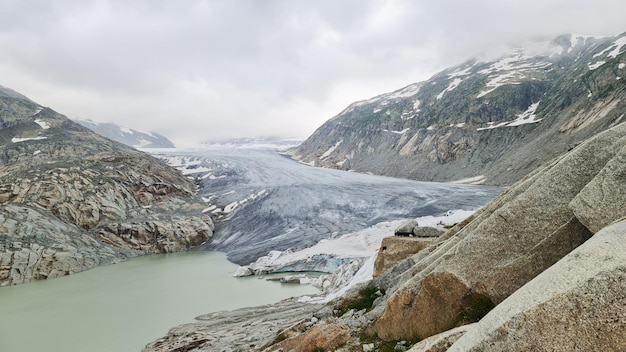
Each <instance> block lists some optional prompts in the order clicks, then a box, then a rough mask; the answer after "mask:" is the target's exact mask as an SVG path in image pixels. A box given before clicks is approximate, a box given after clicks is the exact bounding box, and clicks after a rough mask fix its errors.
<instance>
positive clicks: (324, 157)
mask: <svg viewBox="0 0 626 352" xmlns="http://www.w3.org/2000/svg"><path fill="white" fill-rule="evenodd" d="M341 142H343V139H341V140H339V141H338V142H337V143H335V145H334V146H332V147H330V148H328V150H327V151H325V152H324V154H322V156H320V160H324V159H326V158H328V157H329V156H330V155H331V154H332V153H333V152H334V151H335V149H337V147H339V145H340V144H341Z"/></svg>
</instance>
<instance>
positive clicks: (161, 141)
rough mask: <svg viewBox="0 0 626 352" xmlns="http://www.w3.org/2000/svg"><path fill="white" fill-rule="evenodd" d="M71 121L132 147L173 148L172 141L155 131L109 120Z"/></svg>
mask: <svg viewBox="0 0 626 352" xmlns="http://www.w3.org/2000/svg"><path fill="white" fill-rule="evenodd" d="M73 121H74V122H76V123H78V124H80V125H82V126H85V127H87V128H88V129H90V130H92V131H94V132H96V133H97V134H99V135H101V136H104V137H106V138H108V139H112V140H114V141H116V142H120V143H123V144H126V145H128V146H131V147H133V148H174V143H172V141H170V140H169V139H167V137H165V136H163V135H160V134H158V133H156V132H141V131H137V130H133V129H130V128H126V127H122V126H119V125H116V124H114V123H110V122H109V123H98V122H95V121H91V120H80V119H77V120H73Z"/></svg>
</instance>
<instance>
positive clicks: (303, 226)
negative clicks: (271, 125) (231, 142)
mask: <svg viewBox="0 0 626 352" xmlns="http://www.w3.org/2000/svg"><path fill="white" fill-rule="evenodd" d="M158 155H159V156H160V157H162V158H164V159H166V160H167V161H168V162H169V163H170V164H171V165H174V166H176V167H178V168H179V169H181V170H182V171H183V173H185V174H186V175H188V176H189V177H193V178H196V179H197V180H198V181H199V182H200V184H201V190H200V193H199V194H200V195H201V196H202V197H203V198H204V199H205V201H206V202H207V209H206V211H210V212H212V213H213V214H214V215H216V216H217V217H218V221H217V228H216V232H215V235H214V237H213V239H212V240H211V241H210V243H209V244H207V245H205V246H204V247H203V249H211V250H218V251H224V252H227V253H228V258H229V260H231V261H233V262H235V263H237V264H248V263H250V262H251V261H254V260H255V259H257V258H258V257H260V256H263V255H266V254H267V253H268V252H269V251H271V250H285V249H287V248H293V249H299V248H304V247H309V246H311V245H313V244H315V243H317V242H319V241H320V240H321V239H325V238H331V237H337V236H340V235H343V234H346V233H351V232H354V231H357V230H360V229H363V228H366V227H369V226H372V225H374V224H377V223H379V222H382V221H388V220H396V219H408V218H416V217H420V216H425V215H441V214H444V213H445V212H447V211H449V210H454V209H462V210H473V209H476V208H478V207H479V206H481V205H483V204H485V203H487V202H488V201H489V200H491V199H492V198H494V197H495V196H496V195H497V194H498V193H499V192H500V191H501V188H497V187H487V186H472V185H459V184H445V183H427V182H417V181H411V180H403V179H395V178H388V177H380V176H372V175H365V174H359V173H353V172H346V171H339V170H332V169H322V168H315V167H311V166H308V165H303V164H300V163H297V162H295V161H293V160H291V159H288V158H287V157H284V156H282V155H280V154H278V153H277V152H276V151H274V150H269V149H221V150H220V149H204V150H201V149H198V150H177V151H173V152H161V153H159V154H158ZM389 235H393V233H390V234H389Z"/></svg>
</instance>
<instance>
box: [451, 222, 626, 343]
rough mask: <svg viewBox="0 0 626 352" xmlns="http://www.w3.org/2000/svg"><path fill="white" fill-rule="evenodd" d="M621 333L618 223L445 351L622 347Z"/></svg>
mask: <svg viewBox="0 0 626 352" xmlns="http://www.w3.org/2000/svg"><path fill="white" fill-rule="evenodd" d="M625 331H626V221H621V222H619V223H616V224H614V225H611V226H609V227H606V228H604V229H603V230H601V231H599V232H598V233H596V234H595V235H594V236H593V237H592V238H591V239H590V240H588V241H587V242H586V243H584V244H583V245H581V246H580V247H578V248H577V249H575V250H574V251H572V252H571V253H570V254H568V255H567V256H565V257H564V258H563V259H561V260H560V261H559V262H558V263H556V264H555V265H553V266H552V267H550V268H549V269H547V270H546V271H545V272H543V273H541V274H540V275H539V276H537V277H536V278H534V279H533V280H532V281H530V282H529V283H527V284H526V285H524V286H523V287H522V288H520V289H519V290H518V291H516V292H515V293H514V294H512V295H511V296H510V297H509V298H507V299H506V300H504V301H503V302H502V303H500V305H498V306H497V307H496V308H495V309H494V310H493V311H491V312H490V313H489V314H487V316H485V317H484V318H483V319H482V320H481V321H480V322H478V323H477V324H475V325H474V326H472V327H471V329H469V330H468V332H467V333H466V334H465V335H463V337H461V338H460V339H459V340H458V341H457V342H456V343H455V344H454V345H452V347H451V348H450V349H449V350H448V351H450V352H457V351H624V350H626V339H625V338H624V332H625Z"/></svg>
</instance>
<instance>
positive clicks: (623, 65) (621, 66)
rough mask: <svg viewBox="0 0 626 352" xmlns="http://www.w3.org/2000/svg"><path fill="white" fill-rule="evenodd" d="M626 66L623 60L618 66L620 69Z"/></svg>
mask: <svg viewBox="0 0 626 352" xmlns="http://www.w3.org/2000/svg"><path fill="white" fill-rule="evenodd" d="M624 67H626V64H625V63H623V62H622V63H620V64H619V65H617V68H619V69H620V70H621V69H623V68H624Z"/></svg>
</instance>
